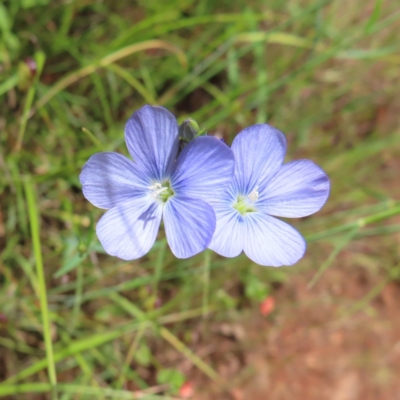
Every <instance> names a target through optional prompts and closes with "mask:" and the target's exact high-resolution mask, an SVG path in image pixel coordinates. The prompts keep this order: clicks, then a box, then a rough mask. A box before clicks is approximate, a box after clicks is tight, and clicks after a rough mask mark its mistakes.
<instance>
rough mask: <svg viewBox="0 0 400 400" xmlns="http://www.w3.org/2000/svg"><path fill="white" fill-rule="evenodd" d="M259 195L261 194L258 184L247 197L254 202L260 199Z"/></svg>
mask: <svg viewBox="0 0 400 400" xmlns="http://www.w3.org/2000/svg"><path fill="white" fill-rule="evenodd" d="M258 195H259V193H258V186H256V187H255V188H254V190H253V191H252V192H251V193H250V194H249V195H248V196H247V197H248V198H249V200H250V201H252V202H253V203H254V202H256V201H257V200H258Z"/></svg>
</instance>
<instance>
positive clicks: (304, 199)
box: [257, 160, 330, 218]
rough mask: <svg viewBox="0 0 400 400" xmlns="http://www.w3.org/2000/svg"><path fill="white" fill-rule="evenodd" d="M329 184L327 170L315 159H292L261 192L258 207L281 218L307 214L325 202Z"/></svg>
mask: <svg viewBox="0 0 400 400" xmlns="http://www.w3.org/2000/svg"><path fill="white" fill-rule="evenodd" d="M329 186H330V185H329V178H328V177H327V175H326V174H325V172H324V171H323V170H322V169H321V168H320V167H318V166H317V165H315V164H314V163H313V162H312V161H310V160H298V161H292V162H290V163H287V164H284V165H282V167H281V168H280V170H279V171H278V172H277V173H276V175H275V176H274V177H273V178H272V180H271V181H270V182H269V183H268V185H267V186H266V187H265V189H264V190H262V191H260V197H259V200H258V203H257V208H258V209H259V210H262V211H263V212H265V213H267V214H270V215H275V216H278V217H292V218H297V217H305V216H307V215H310V214H313V213H315V212H317V211H318V210H320V209H321V207H322V206H323V205H324V204H325V202H326V200H327V198H328V196H329Z"/></svg>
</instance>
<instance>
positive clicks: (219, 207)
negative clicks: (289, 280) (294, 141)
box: [209, 124, 330, 267]
mask: <svg viewBox="0 0 400 400" xmlns="http://www.w3.org/2000/svg"><path fill="white" fill-rule="evenodd" d="M232 151H233V154H234V156H235V161H236V162H235V173H234V177H233V179H232V181H231V184H230V186H229V187H228V188H227V189H226V190H225V193H224V194H223V195H222V196H218V197H217V196H215V197H214V201H213V202H212V206H213V208H214V211H215V213H216V216H217V227H216V230H215V234H214V237H213V240H212V241H211V244H210V246H209V247H210V248H211V249H212V250H214V251H216V252H217V253H219V254H221V255H223V256H225V257H236V256H238V255H239V254H240V253H241V252H242V251H244V252H245V254H246V255H247V256H248V257H249V258H250V259H251V260H253V261H254V262H256V263H258V264H261V265H265V266H273V267H279V266H282V265H292V264H294V263H296V262H297V261H298V260H299V259H300V258H301V257H302V256H303V255H304V253H305V250H306V242H305V240H304V239H303V237H302V236H301V235H300V233H299V232H298V231H297V230H295V229H294V228H292V227H291V226H290V225H288V224H286V223H285V222H283V221H281V220H279V219H277V218H275V217H294V218H298V217H305V216H307V215H310V214H313V213H315V212H317V211H318V210H319V209H320V208H321V207H322V206H323V205H324V203H325V202H326V200H327V198H328V196H329V186H330V185H329V179H328V177H327V175H326V174H325V172H324V171H322V169H321V168H319V167H318V166H317V165H315V164H314V163H313V162H312V161H309V160H298V161H292V162H289V163H286V164H283V160H284V157H285V153H286V140H285V137H284V135H283V134H282V133H281V132H280V131H278V130H277V129H275V128H273V127H271V126H269V125H266V124H260V125H254V126H251V127H249V128H246V129H244V130H243V131H242V132H240V133H239V134H238V135H237V137H236V138H235V139H234V141H233V143H232Z"/></svg>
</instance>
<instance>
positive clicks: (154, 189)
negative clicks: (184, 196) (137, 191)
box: [149, 181, 175, 203]
mask: <svg viewBox="0 0 400 400" xmlns="http://www.w3.org/2000/svg"><path fill="white" fill-rule="evenodd" d="M149 189H150V192H151V195H152V196H153V197H154V198H155V199H160V200H161V201H162V202H163V203H165V202H166V201H167V200H168V199H169V198H170V197H171V196H173V195H174V194H175V192H174V191H173V189H172V188H171V184H170V182H169V181H165V182H154V184H153V185H151V186H149Z"/></svg>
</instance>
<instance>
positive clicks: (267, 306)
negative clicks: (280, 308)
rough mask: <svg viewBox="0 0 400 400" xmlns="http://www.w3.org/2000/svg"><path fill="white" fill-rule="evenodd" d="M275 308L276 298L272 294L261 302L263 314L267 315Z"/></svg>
mask: <svg viewBox="0 0 400 400" xmlns="http://www.w3.org/2000/svg"><path fill="white" fill-rule="evenodd" d="M274 309H275V299H274V298H273V297H272V296H268V297H266V298H265V299H264V300H263V301H262V302H261V304H260V312H261V315H263V316H264V317H266V316H267V315H269V314H271V313H272V311H274Z"/></svg>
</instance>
